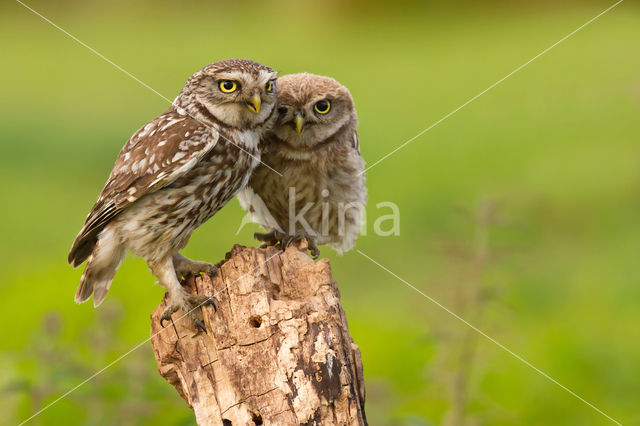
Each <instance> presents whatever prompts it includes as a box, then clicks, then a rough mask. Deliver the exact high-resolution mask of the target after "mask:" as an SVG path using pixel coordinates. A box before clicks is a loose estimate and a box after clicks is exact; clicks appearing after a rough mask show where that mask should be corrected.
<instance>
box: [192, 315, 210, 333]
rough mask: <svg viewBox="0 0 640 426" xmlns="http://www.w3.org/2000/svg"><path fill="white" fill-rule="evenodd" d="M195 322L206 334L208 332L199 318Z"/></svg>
mask: <svg viewBox="0 0 640 426" xmlns="http://www.w3.org/2000/svg"><path fill="white" fill-rule="evenodd" d="M193 322H195V323H196V325H197V326H198V328H200V329H201V330H202V331H204V332H205V333H206V332H207V328H206V327H205V326H204V323H203V322H202V321H200V320H199V319H198V318H195V319H194V320H193Z"/></svg>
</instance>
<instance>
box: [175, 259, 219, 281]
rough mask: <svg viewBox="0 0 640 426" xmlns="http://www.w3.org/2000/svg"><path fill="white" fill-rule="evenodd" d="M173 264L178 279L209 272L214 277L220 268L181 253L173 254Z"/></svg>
mask: <svg viewBox="0 0 640 426" xmlns="http://www.w3.org/2000/svg"><path fill="white" fill-rule="evenodd" d="M173 265H174V268H175V270H176V276H177V277H178V279H180V278H182V277H184V278H188V277H190V276H192V275H193V276H198V275H200V274H208V275H210V276H212V277H213V276H215V275H216V274H217V273H218V269H217V268H216V267H215V266H214V265H212V264H211V263H207V262H198V261H195V260H191V259H189V258H188V257H185V256H183V255H181V254H180V253H177V254H176V255H174V256H173Z"/></svg>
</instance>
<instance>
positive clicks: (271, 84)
mask: <svg viewBox="0 0 640 426" xmlns="http://www.w3.org/2000/svg"><path fill="white" fill-rule="evenodd" d="M265 90H266V91H267V92H269V93H271V92H273V80H270V81H268V82H267V87H265Z"/></svg>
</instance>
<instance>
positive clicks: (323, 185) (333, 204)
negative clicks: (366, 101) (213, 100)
mask: <svg viewBox="0 0 640 426" xmlns="http://www.w3.org/2000/svg"><path fill="white" fill-rule="evenodd" d="M357 124H358V119H357V115H356V110H355V106H354V102H353V98H352V97H351V94H350V93H349V91H348V90H347V88H346V87H344V86H343V85H341V84H340V83H338V82H337V81H336V80H334V79H332V78H329V77H323V76H318V75H313V74H307V73H302V74H292V75H286V76H283V77H281V78H279V79H278V111H277V117H276V119H275V124H274V125H273V128H272V129H271V130H270V131H268V132H266V133H265V136H264V137H263V140H262V146H261V149H262V161H263V162H264V165H258V167H256V169H255V170H254V171H253V173H252V175H251V178H250V179H249V183H248V185H247V187H246V188H245V189H243V190H242V191H241V192H240V193H239V195H238V199H239V201H240V205H241V206H242V207H243V208H244V209H245V210H246V211H247V212H248V213H249V214H250V215H251V216H252V219H253V221H255V222H257V223H258V224H260V225H261V226H263V227H264V228H265V229H266V230H267V231H269V232H268V233H266V234H256V235H255V236H256V238H257V239H259V240H261V241H264V242H266V243H267V244H280V245H281V246H283V247H286V246H287V245H289V244H290V243H291V241H293V240H296V239H299V238H303V237H304V238H306V239H307V241H308V243H309V248H310V249H311V251H312V255H313V257H314V258H317V257H318V256H319V254H320V251H319V249H318V247H317V246H318V245H319V244H328V245H329V246H331V247H333V248H334V249H335V250H336V251H338V252H339V253H342V252H343V251H346V250H349V249H351V248H352V247H353V246H354V244H355V241H356V238H357V236H358V233H359V231H360V226H361V220H362V215H363V212H364V207H365V203H366V200H367V188H366V186H365V177H364V174H363V173H364V160H363V159H362V156H361V155H360V146H359V143H358V133H357V131H356V126H357ZM267 166H269V167H267ZM270 168H273V169H275V170H278V171H279V172H280V173H281V174H282V176H280V175H278V174H275V173H273V172H272V171H271V170H270Z"/></svg>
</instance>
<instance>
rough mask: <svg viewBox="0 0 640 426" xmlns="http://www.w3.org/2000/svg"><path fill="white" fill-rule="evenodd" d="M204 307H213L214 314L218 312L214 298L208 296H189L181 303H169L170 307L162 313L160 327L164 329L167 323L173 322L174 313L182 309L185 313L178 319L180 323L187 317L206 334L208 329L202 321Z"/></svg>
mask: <svg viewBox="0 0 640 426" xmlns="http://www.w3.org/2000/svg"><path fill="white" fill-rule="evenodd" d="M203 306H212V307H213V312H217V311H218V307H217V306H216V303H215V302H214V301H213V299H212V298H210V297H207V296H196V295H188V296H187V297H186V298H185V299H184V300H181V301H180V302H179V303H169V305H168V306H167V307H166V308H165V310H164V311H163V312H162V315H161V316H160V326H162V328H164V322H165V321H172V322H173V319H172V315H173V313H174V312H176V311H178V310H179V309H182V310H183V311H184V312H185V313H184V314H183V315H182V316H181V317H180V318H178V321H179V320H180V319H182V318H183V317H185V316H189V317H190V318H191V320H192V321H193V323H194V324H195V325H196V326H197V327H198V328H200V329H201V330H202V331H204V332H205V333H206V331H207V329H206V327H205V326H204V322H203V321H202V319H201V316H202V307H203Z"/></svg>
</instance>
